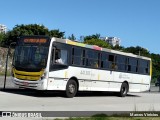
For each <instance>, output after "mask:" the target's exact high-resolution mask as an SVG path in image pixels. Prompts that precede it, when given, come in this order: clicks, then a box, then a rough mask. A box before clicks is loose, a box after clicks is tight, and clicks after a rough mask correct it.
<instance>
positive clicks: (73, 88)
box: [65, 79, 77, 98]
mask: <svg viewBox="0 0 160 120" xmlns="http://www.w3.org/2000/svg"><path fill="white" fill-rule="evenodd" d="M65 92H66V97H67V98H73V97H74V96H75V95H76V93H77V83H76V81H75V80H72V79H71V80H69V81H68V83H67V86H66V91H65Z"/></svg>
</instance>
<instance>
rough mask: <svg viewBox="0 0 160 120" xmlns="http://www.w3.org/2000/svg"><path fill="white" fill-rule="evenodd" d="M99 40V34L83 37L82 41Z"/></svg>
mask: <svg viewBox="0 0 160 120" xmlns="http://www.w3.org/2000/svg"><path fill="white" fill-rule="evenodd" d="M99 38H100V34H93V35H89V36H86V37H84V41H86V40H91V39H99Z"/></svg>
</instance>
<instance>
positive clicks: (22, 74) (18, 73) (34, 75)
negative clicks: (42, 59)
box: [13, 68, 44, 81]
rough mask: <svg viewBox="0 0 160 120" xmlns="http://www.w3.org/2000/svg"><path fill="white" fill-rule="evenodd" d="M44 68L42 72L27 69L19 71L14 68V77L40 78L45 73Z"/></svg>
mask: <svg viewBox="0 0 160 120" xmlns="http://www.w3.org/2000/svg"><path fill="white" fill-rule="evenodd" d="M43 73H44V70H42V71H40V72H26V71H19V70H16V69H15V68H13V74H14V77H16V78H17V79H21V80H32V81H34V80H39V79H40V77H41V76H42V75H43Z"/></svg>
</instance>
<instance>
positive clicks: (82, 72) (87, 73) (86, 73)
mask: <svg viewBox="0 0 160 120" xmlns="http://www.w3.org/2000/svg"><path fill="white" fill-rule="evenodd" d="M80 74H81V75H91V72H90V71H85V70H81V73H80Z"/></svg>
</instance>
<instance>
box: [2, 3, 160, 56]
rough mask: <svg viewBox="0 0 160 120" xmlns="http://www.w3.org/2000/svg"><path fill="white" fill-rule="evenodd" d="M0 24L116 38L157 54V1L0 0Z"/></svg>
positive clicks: (159, 36) (159, 9)
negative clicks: (27, 25)
mask: <svg viewBox="0 0 160 120" xmlns="http://www.w3.org/2000/svg"><path fill="white" fill-rule="evenodd" d="M0 5H1V6H0V11H1V12H0V13H1V14H0V24H4V25H6V26H7V28H8V30H12V29H13V27H15V25H17V24H18V25H21V24H43V25H44V26H46V27H47V28H49V29H50V30H52V29H59V30H60V31H62V32H65V36H66V37H68V36H70V35H71V34H74V35H75V36H76V38H77V39H80V36H87V35H92V34H96V33H98V34H100V35H101V36H102V37H106V36H108V37H118V38H120V39H121V46H124V47H131V46H134V47H135V46H141V47H143V48H146V49H147V50H148V51H150V53H156V54H160V47H159V46H160V45H159V43H160V42H159V40H160V0H0Z"/></svg>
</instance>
